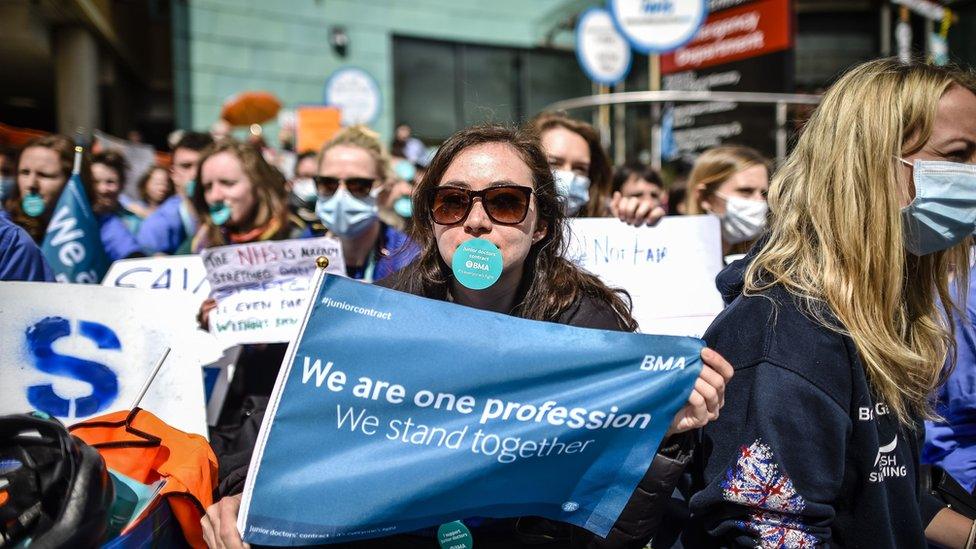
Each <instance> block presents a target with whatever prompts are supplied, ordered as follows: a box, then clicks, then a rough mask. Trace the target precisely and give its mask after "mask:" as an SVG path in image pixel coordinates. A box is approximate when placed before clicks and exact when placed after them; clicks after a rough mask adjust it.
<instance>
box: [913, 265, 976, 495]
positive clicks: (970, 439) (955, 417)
mask: <svg viewBox="0 0 976 549" xmlns="http://www.w3.org/2000/svg"><path fill="white" fill-rule="evenodd" d="M974 278H976V269H970V271H969V295H968V296H966V299H965V304H966V307H965V309H963V310H962V311H959V314H957V315H955V316H954V320H955V326H954V328H955V331H956V357H955V364H953V361H952V360H951V357H950V360H947V361H946V364H945V368H944V369H945V371H946V372H949V376H948V378H947V379H946V380H945V381H944V383H942V385H941V386H940V387H939V390H938V392H937V393H936V398H935V412H936V415H937V416H938V418H937V419H929V420H927V421H926V422H925V447H924V448H923V449H922V462H923V463H929V464H933V465H937V466H939V467H941V468H942V469H943V470H944V471H945V472H947V473H948V474H949V475H950V476H952V478H953V479H955V481H956V482H958V483H959V485H960V486H962V487H963V488H965V490H966V492H967V493H969V494H973V493H974V491H976V282H974ZM954 286H955V287H954V288H953V292H952V293H953V296H955V297H956V299H957V303H958V304H959V305H960V306H962V304H963V303H962V302H963V296H962V295H960V294H959V292H960V291H961V288H960V287H959V285H954ZM953 366H955V367H953Z"/></svg>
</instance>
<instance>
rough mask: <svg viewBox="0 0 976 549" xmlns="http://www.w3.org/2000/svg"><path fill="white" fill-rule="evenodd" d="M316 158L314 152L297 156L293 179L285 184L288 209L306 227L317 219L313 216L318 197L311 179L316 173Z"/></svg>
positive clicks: (306, 152)
mask: <svg viewBox="0 0 976 549" xmlns="http://www.w3.org/2000/svg"><path fill="white" fill-rule="evenodd" d="M316 156H317V155H316V153H315V152H314V151H305V152H303V153H301V154H299V155H298V156H297V157H296V160H295V177H294V178H293V179H291V181H289V182H288V183H287V187H288V208H289V209H290V210H291V213H292V214H293V215H294V216H296V217H297V218H299V219H301V220H302V223H304V224H306V225H307V224H309V223H314V222H315V221H316V220H317V219H318V216H316V215H315V201H316V200H318V197H319V195H318V190H317V189H316V188H315V181H314V179H313V178H314V177H315V175H316V174H317V173H318V171H317V170H318V164H317V159H316Z"/></svg>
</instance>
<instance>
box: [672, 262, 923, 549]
mask: <svg viewBox="0 0 976 549" xmlns="http://www.w3.org/2000/svg"><path fill="white" fill-rule="evenodd" d="M755 249H758V246H757V247H756V248H754V250H755ZM750 259H751V257H747V258H746V259H744V260H740V261H738V262H736V263H733V264H732V265H730V266H729V267H728V268H727V269H726V270H725V271H723V272H722V273H721V274H719V277H718V280H717V282H718V286H719V289H720V290H721V291H722V293H723V296H724V297H725V299H726V302H727V303H730V304H729V306H728V307H727V308H726V309H725V311H723V312H722V314H720V315H719V316H718V318H716V320H715V322H714V323H713V324H712V325H711V327H710V328H709V329H708V331H707V332H706V333H705V336H704V339H705V340H706V341H707V342H708V345H709V346H710V347H712V348H713V349H715V350H716V351H718V352H719V353H721V354H722V355H723V356H724V357H725V358H726V359H727V360H728V361H729V362H730V363H732V364H733V365H735V376H734V377H733V378H732V381H731V382H730V383H729V385H728V387H727V388H726V393H725V407H724V408H722V413H721V416H720V417H719V419H718V420H716V421H715V422H712V423H710V424H709V425H708V426H707V427H705V428H704V430H703V432H702V441H701V442H702V444H701V445H700V446H701V447H700V452H701V454H700V455H699V456H697V457H698V465H697V467H696V468H695V469H694V471H693V476H694V484H695V489H696V490H695V492H696V493H695V495H694V497H692V499H691V504H690V506H691V512H692V519H691V520H692V524H691V528H689V529H687V530H686V534H685V537H684V539H683V541H684V546H685V547H716V546H732V547H738V546H749V547H757V546H758V547H812V546H818V545H824V546H837V547H872V548H888V547H925V535H924V530H925V527H926V525H927V524H928V523H929V522H930V521H931V520H932V518H933V517H934V516H935V514H936V513H937V512H938V511H939V510H940V509H941V508H942V504H941V503H939V501H938V500H936V499H935V498H933V497H931V496H929V495H928V494H922V493H921V490H920V488H919V475H918V458H919V441H920V437H921V436H922V435H923V433H924V431H923V428H922V426H921V422H915V423H916V425H917V427H916V428H915V429H913V428H912V427H904V426H902V425H900V424H899V422H898V420H897V419H896V418H895V416H894V414H893V413H891V412H890V411H889V409H888V407H887V406H886V405H885V404H884V403H883V402H880V401H879V400H877V399H876V398H874V396H873V393H872V391H871V389H870V386H869V384H868V381H867V378H866V375H865V370H864V366H863V365H862V363H861V360H860V357H859V354H858V352H857V349H856V347H855V345H854V342H853V340H851V339H850V338H849V337H846V336H843V335H841V334H839V333H837V332H835V331H832V330H829V329H827V328H825V327H823V326H822V325H820V324H818V323H817V322H815V321H814V320H812V319H811V318H810V316H809V315H807V314H805V313H804V311H803V309H802V308H801V307H800V305H799V303H798V302H797V301H796V300H795V299H794V298H793V297H792V296H791V295H790V294H788V293H787V292H786V291H785V290H784V289H783V288H781V287H773V288H771V289H770V290H768V291H766V292H765V293H764V294H763V295H761V296H753V297H746V296H743V295H741V291H742V286H743V274H744V270H745V266H746V265H747V261H749V260H750Z"/></svg>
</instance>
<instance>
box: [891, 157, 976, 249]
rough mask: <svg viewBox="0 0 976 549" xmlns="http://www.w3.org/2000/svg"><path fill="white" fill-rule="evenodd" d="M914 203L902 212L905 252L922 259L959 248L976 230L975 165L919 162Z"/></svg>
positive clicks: (915, 170)
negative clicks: (957, 245)
mask: <svg viewBox="0 0 976 549" xmlns="http://www.w3.org/2000/svg"><path fill="white" fill-rule="evenodd" d="M898 160H900V161H901V162H902V163H904V164H908V165H909V166H912V181H913V182H914V183H915V200H912V203H911V204H909V205H908V206H905V207H904V208H902V210H901V216H902V224H903V225H904V233H905V248H906V249H907V250H908V251H909V252H911V253H912V254H914V255H918V256H922V255H928V254H931V253H935V252H938V251H941V250H946V249H948V248H951V247H953V246H955V245H956V244H959V243H960V242H962V241H963V239H965V238H966V237H967V236H969V235H971V234H973V231H974V229H976V165H973V164H961V163H958V162H945V161H939V160H916V161H915V163H914V164H911V163H909V162H908V161H907V160H905V159H903V158H899V159H898Z"/></svg>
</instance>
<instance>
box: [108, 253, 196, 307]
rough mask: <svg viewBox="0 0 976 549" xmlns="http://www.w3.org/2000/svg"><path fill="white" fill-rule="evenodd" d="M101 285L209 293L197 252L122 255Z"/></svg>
mask: <svg viewBox="0 0 976 549" xmlns="http://www.w3.org/2000/svg"><path fill="white" fill-rule="evenodd" d="M102 286H114V287H116V288H141V289H144V290H169V291H173V292H181V293H190V294H193V295H196V296H199V298H200V301H203V300H204V299H206V297H207V296H208V295H210V282H209V281H208V280H207V270H206V269H205V268H204V267H203V259H202V258H201V257H200V256H198V255H175V256H167V257H142V258H137V259H120V260H118V261H116V262H114V263H112V266H111V267H109V269H108V273H106V274H105V278H103V279H102Z"/></svg>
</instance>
